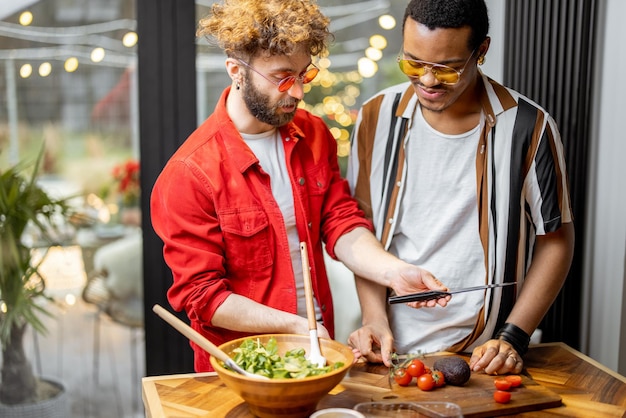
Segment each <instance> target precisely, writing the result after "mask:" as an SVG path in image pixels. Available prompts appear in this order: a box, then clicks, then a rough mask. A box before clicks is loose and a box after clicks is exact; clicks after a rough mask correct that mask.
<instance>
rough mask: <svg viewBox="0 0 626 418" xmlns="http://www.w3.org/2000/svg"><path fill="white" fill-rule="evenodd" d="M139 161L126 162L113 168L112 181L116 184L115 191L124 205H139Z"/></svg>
mask: <svg viewBox="0 0 626 418" xmlns="http://www.w3.org/2000/svg"><path fill="white" fill-rule="evenodd" d="M139 168H140V165H139V161H136V160H128V161H126V162H124V163H122V164H118V165H116V166H115V167H113V171H112V175H113V179H114V180H115V181H116V182H117V191H118V193H119V194H120V196H121V198H122V202H123V204H124V205H127V206H132V205H138V204H139V195H140V192H141V186H140V184H139Z"/></svg>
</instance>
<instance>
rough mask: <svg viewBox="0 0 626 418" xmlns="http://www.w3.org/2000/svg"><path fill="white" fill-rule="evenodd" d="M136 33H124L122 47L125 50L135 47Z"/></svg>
mask: <svg viewBox="0 0 626 418" xmlns="http://www.w3.org/2000/svg"><path fill="white" fill-rule="evenodd" d="M137 40H138V37H137V32H132V31H131V32H126V33H125V34H124V37H123V38H122V45H124V46H125V47H126V48H132V47H133V46H135V45H137Z"/></svg>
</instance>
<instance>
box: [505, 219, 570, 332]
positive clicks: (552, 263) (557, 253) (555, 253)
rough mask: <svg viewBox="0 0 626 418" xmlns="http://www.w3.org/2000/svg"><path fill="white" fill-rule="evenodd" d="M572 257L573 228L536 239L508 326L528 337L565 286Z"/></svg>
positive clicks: (564, 227)
mask: <svg viewBox="0 0 626 418" xmlns="http://www.w3.org/2000/svg"><path fill="white" fill-rule="evenodd" d="M573 253H574V226H573V224H571V223H567V224H563V226H562V227H561V228H560V229H559V230H558V231H555V232H552V233H550V234H547V235H544V236H539V237H537V242H536V245H535V252H534V254H533V261H532V264H531V266H530V268H529V270H528V273H527V274H526V279H525V281H524V286H523V288H522V290H521V292H520V295H519V298H518V300H517V302H516V304H515V306H514V307H513V310H512V312H511V314H510V315H509V317H508V319H507V322H511V323H513V324H515V325H516V326H518V327H519V328H521V329H523V330H524V331H525V332H526V333H528V334H529V335H530V334H532V333H533V332H534V330H535V329H536V328H537V326H538V325H539V323H540V322H541V320H542V318H543V317H544V315H545V314H546V312H547V311H548V309H549V308H550V306H551V305H552V303H553V302H554V300H555V299H556V297H557V295H558V294H559V291H560V290H561V287H562V286H563V283H564V282H565V278H566V277H567V273H568V272H569V268H570V265H571V262H572V256H573Z"/></svg>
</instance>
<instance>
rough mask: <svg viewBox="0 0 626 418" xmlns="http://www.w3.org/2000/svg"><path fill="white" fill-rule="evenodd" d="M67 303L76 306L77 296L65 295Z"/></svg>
mask: <svg viewBox="0 0 626 418" xmlns="http://www.w3.org/2000/svg"><path fill="white" fill-rule="evenodd" d="M65 303H67V304H68V305H69V306H74V305H76V296H75V295H73V294H71V293H68V294H67V295H65Z"/></svg>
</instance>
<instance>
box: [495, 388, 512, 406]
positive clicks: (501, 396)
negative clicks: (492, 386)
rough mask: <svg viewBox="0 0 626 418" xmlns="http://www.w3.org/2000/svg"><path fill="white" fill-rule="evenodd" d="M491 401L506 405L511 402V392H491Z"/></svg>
mask: <svg viewBox="0 0 626 418" xmlns="http://www.w3.org/2000/svg"><path fill="white" fill-rule="evenodd" d="M493 399H494V400H495V401H496V402H498V403H508V402H509V401H510V400H511V392H507V391H505V390H496V391H495V392H493Z"/></svg>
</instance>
